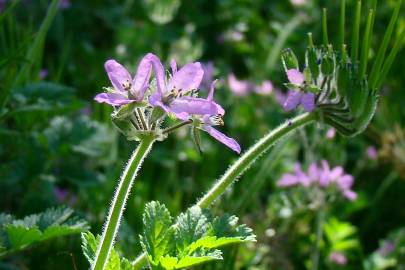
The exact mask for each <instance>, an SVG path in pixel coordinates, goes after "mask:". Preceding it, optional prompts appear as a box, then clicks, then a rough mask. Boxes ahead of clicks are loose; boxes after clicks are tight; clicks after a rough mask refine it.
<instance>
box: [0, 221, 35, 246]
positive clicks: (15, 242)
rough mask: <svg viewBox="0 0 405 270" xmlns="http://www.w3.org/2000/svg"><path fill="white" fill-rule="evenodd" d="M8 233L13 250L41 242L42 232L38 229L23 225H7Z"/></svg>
mask: <svg viewBox="0 0 405 270" xmlns="http://www.w3.org/2000/svg"><path fill="white" fill-rule="evenodd" d="M6 231H7V234H8V240H9V242H10V244H11V248H12V249H21V248H24V247H26V246H28V245H29V244H31V243H34V242H37V241H40V240H41V238H42V233H41V231H40V230H39V229H38V228H36V227H24V226H22V225H11V224H10V225H7V226H6Z"/></svg>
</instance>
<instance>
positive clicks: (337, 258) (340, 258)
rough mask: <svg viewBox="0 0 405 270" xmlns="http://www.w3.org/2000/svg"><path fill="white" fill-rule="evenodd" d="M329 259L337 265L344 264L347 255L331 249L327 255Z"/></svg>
mask: <svg viewBox="0 0 405 270" xmlns="http://www.w3.org/2000/svg"><path fill="white" fill-rule="evenodd" d="M329 261H330V262H332V263H334V264H337V265H346V264H347V257H346V255H345V254H343V253H342V252H339V251H333V252H332V253H331V254H330V255H329Z"/></svg>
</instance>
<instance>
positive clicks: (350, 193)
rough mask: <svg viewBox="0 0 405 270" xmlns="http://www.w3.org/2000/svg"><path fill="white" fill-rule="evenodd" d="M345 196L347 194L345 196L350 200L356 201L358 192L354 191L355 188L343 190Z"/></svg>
mask: <svg viewBox="0 0 405 270" xmlns="http://www.w3.org/2000/svg"><path fill="white" fill-rule="evenodd" d="M343 196H345V198H346V199H348V200H349V201H354V200H356V199H357V193H356V192H354V191H353V190H345V191H343Z"/></svg>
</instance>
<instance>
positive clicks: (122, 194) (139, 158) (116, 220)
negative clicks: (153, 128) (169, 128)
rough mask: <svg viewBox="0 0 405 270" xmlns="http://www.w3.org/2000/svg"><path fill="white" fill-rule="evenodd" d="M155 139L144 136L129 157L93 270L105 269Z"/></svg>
mask: <svg viewBox="0 0 405 270" xmlns="http://www.w3.org/2000/svg"><path fill="white" fill-rule="evenodd" d="M154 141H155V137H154V136H153V135H150V136H144V137H143V138H142V140H141V141H140V143H139V145H138V147H137V148H136V149H135V151H134V152H133V154H132V156H131V158H130V159H129V161H128V163H127V165H126V167H125V169H124V172H123V174H122V175H121V178H120V180H119V184H118V187H117V189H116V191H115V194H114V198H113V201H112V203H111V207H110V210H109V213H108V218H107V220H106V222H105V224H104V229H103V234H102V236H101V241H100V243H99V246H98V247H97V252H96V256H95V259H94V263H93V265H92V267H91V269H92V270H104V269H105V266H106V264H107V262H108V257H109V254H110V251H111V249H112V246H113V243H114V239H115V237H116V235H117V231H118V227H119V224H120V221H121V217H122V214H123V212H124V209H125V204H126V201H127V199H128V196H129V193H130V191H131V187H132V185H133V183H134V180H135V177H136V175H137V174H138V171H139V169H140V167H141V165H142V162H143V160H144V159H145V157H146V156H147V155H148V153H149V151H150V150H151V148H152V145H153V142H154Z"/></svg>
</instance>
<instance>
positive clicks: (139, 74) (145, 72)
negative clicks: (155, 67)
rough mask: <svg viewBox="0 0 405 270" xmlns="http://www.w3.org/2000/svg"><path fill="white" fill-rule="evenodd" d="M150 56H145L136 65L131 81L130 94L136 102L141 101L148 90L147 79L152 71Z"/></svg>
mask: <svg viewBox="0 0 405 270" xmlns="http://www.w3.org/2000/svg"><path fill="white" fill-rule="evenodd" d="M151 57H152V54H147V55H145V56H144V57H143V58H142V60H141V62H140V63H139V65H138V69H137V71H136V74H135V77H134V80H133V81H132V88H131V93H132V95H133V96H134V97H135V99H136V100H137V101H140V100H142V99H143V95H144V94H145V91H146V89H147V88H148V84H149V78H150V75H151V71H152V62H151V59H150V58H151Z"/></svg>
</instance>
